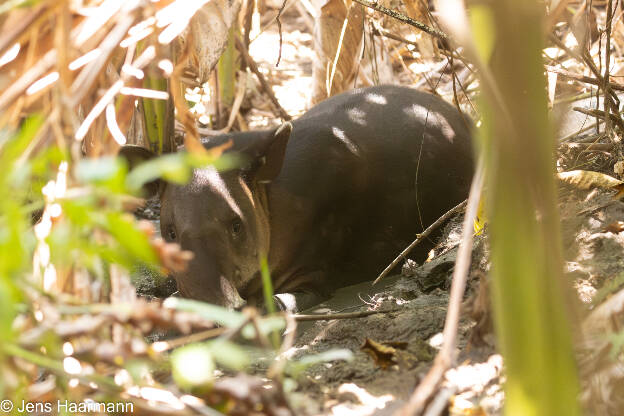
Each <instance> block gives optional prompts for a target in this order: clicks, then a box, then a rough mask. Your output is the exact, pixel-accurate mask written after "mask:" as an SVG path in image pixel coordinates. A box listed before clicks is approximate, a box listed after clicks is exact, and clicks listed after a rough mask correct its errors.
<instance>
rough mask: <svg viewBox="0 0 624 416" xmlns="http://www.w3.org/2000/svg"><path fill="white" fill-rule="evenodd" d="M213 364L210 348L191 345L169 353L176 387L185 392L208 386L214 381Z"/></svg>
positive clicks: (204, 345) (201, 345) (203, 345)
mask: <svg viewBox="0 0 624 416" xmlns="http://www.w3.org/2000/svg"><path fill="white" fill-rule="evenodd" d="M214 370H215V364H214V360H213V357H212V352H211V349H210V347H208V346H207V345H206V344H191V345H187V346H184V347H181V348H178V349H177V350H175V351H174V352H173V353H171V372H172V375H173V379H174V381H175V382H176V384H177V385H178V386H180V387H181V388H183V389H185V390H189V389H191V388H195V387H205V386H209V385H210V384H211V383H212V381H213V380H214V374H213V373H214Z"/></svg>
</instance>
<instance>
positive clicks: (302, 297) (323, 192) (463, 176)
mask: <svg viewBox="0 0 624 416" xmlns="http://www.w3.org/2000/svg"><path fill="white" fill-rule="evenodd" d="M228 140H231V143H232V147H231V148H230V149H229V150H228V151H234V152H238V153H239V155H241V156H242V160H245V161H246V162H245V163H243V164H242V165H241V166H239V167H238V168H236V169H232V170H228V171H217V170H216V169H214V168H212V167H207V168H202V169H195V170H194V172H193V175H192V178H191V180H190V181H189V182H188V183H187V184H186V185H174V184H167V183H162V184H161V185H160V187H159V193H160V199H161V222H160V224H161V232H162V235H163V237H164V238H165V239H166V240H168V241H171V242H177V243H179V244H180V245H181V246H182V248H183V249H186V250H191V251H192V252H193V253H194V254H195V256H194V259H193V260H192V261H191V262H190V264H189V267H188V268H187V270H186V271H185V272H184V273H180V274H178V275H176V276H175V279H176V282H177V285H178V290H179V292H180V294H181V295H183V296H185V297H189V298H194V299H198V300H203V301H206V302H210V303H214V304H219V305H224V306H227V307H232V308H236V307H240V306H242V305H243V304H244V303H245V302H247V303H248V304H254V305H259V304H262V299H263V297H262V279H261V277H260V258H261V257H262V256H266V258H267V262H268V268H269V272H270V275H271V280H272V282H273V288H274V293H275V297H274V298H275V299H276V300H277V302H278V305H279V306H280V307H281V308H282V309H288V310H293V311H296V310H302V309H304V308H306V307H309V306H312V305H314V304H315V303H318V302H319V301H321V300H322V299H323V298H324V297H325V296H327V295H328V294H330V293H331V291H332V290H334V289H336V288H339V287H342V286H347V285H349V284H354V283H359V282H364V281H367V280H372V279H374V277H375V276H376V275H377V274H378V273H379V272H380V271H381V270H383V269H384V268H385V267H386V266H387V265H388V264H389V263H390V262H391V261H392V260H393V259H394V257H395V256H396V255H397V254H398V253H399V252H400V251H401V250H402V249H404V248H405V246H406V245H407V244H409V243H410V242H411V241H412V240H414V239H415V238H416V236H417V234H418V233H419V232H421V231H423V230H424V229H425V228H426V227H427V226H429V225H430V224H431V223H433V222H434V221H435V220H436V219H437V218H438V217H440V216H441V215H443V214H444V213H445V212H446V211H448V210H449V209H450V208H452V207H453V206H455V205H456V204H458V203H459V202H461V201H462V200H463V199H465V198H466V196H467V194H468V190H469V187H470V182H471V178H472V173H473V155H472V144H471V122H470V120H469V119H468V118H467V117H466V116H465V115H464V114H462V113H460V112H459V111H458V110H457V109H456V108H455V107H453V106H452V105H450V104H448V103H446V102H445V101H443V100H442V99H440V98H438V97H436V96H434V95H431V94H428V93H425V92H420V91H417V90H414V89H411V88H406V87H399V86H389V85H387V86H376V87H370V88H362V89H355V90H352V91H348V92H345V93H342V94H340V95H337V96H334V97H331V98H329V99H327V100H325V101H323V102H321V103H319V104H318V105H316V106H314V107H313V108H311V109H310V110H309V111H307V112H306V113H305V114H304V115H303V116H301V117H300V118H299V119H297V120H295V121H293V122H287V123H284V124H282V125H281V126H279V127H277V128H272V129H266V130H260V131H251V132H240V133H231V134H227V135H222V136H218V137H213V138H211V139H209V140H206V142H205V144H204V146H207V147H210V146H214V145H216V144H221V143H223V142H225V141H228ZM133 152H134V151H133V149H132V148H125V149H122V153H124V154H125V155H126V157H128V158H132V159H135V160H136V155H132V153H133ZM145 153H146V152H145V151H142V154H145ZM431 247H432V242H427V243H425V244H424V245H422V246H420V248H419V249H418V250H417V252H416V253H414V256H415V257H416V258H417V259H418V258H419V259H420V260H422V259H423V256H424V254H426V252H427V251H428V250H429V249H430V248H431Z"/></svg>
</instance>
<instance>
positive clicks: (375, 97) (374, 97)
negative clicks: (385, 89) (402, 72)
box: [364, 93, 388, 105]
mask: <svg viewBox="0 0 624 416" xmlns="http://www.w3.org/2000/svg"><path fill="white" fill-rule="evenodd" d="M364 99H365V100H366V101H368V102H369V103H373V104H380V105H385V104H388V100H387V99H386V97H384V96H383V95H379V94H373V93H369V94H366V96H365V97H364Z"/></svg>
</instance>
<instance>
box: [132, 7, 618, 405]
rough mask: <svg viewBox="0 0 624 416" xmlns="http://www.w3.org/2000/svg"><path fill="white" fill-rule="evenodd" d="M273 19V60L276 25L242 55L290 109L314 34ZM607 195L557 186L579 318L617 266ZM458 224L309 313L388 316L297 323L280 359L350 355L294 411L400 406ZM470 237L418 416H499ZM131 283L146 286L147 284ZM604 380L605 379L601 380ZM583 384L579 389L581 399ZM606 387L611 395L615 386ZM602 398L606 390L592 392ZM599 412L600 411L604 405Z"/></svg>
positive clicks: (297, 100)
mask: <svg viewBox="0 0 624 416" xmlns="http://www.w3.org/2000/svg"><path fill="white" fill-rule="evenodd" d="M282 24H283V45H282V55H281V63H280V65H279V67H278V68H275V62H276V61H277V53H278V50H279V34H278V32H277V26H276V25H275V24H273V25H271V26H270V27H269V28H268V29H267V30H266V31H264V32H263V33H262V34H260V35H259V36H258V37H257V39H255V40H254V41H253V43H252V44H251V49H250V53H251V55H252V56H253V57H254V59H255V60H256V61H257V62H258V64H259V66H260V67H261V70H262V71H263V72H264V74H265V75H266V77H267V79H268V81H269V83H270V84H271V85H272V86H273V91H274V92H275V95H276V97H277V99H278V100H279V101H280V103H281V104H282V106H283V107H284V108H285V109H286V111H287V112H288V113H289V114H291V115H293V116H295V117H296V116H297V115H300V114H302V113H303V112H304V111H305V109H306V108H308V104H307V103H308V98H309V94H310V91H311V84H312V73H311V71H312V60H313V59H314V58H313V57H314V53H313V37H312V33H310V31H309V29H308V28H307V26H306V24H305V19H303V18H302V17H301V16H300V15H299V14H298V13H297V12H296V10H294V9H291V10H289V11H287V12H286V14H285V15H284V17H283V19H282ZM406 70H407V68H402V69H401V71H403V72H401V73H400V74H397V83H404V82H401V80H403V81H404V80H408V79H410V76H409V75H408V74H406V73H405V71H406ZM251 96H252V99H251V107H252V109H251V110H250V111H249V113H248V114H247V115H246V119H247V121H248V124H249V126H250V128H257V127H262V126H266V125H268V124H275V123H276V121H275V117H274V116H273V113H272V110H271V107H270V105H269V104H268V100H267V99H266V98H265V97H264V96H263V95H262V94H260V93H259V92H255V93H253V94H252V95H251ZM566 156H569V157H568V159H569V160H577V161H578V160H579V159H578V157H576V156H575V155H573V156H570V155H566ZM601 157H602V159H601V160H602V161H603V162H605V161H607V162H608V160H609V157H608V155H602V156H601ZM595 162H596V161H595V160H594V161H593V163H594V164H595ZM604 166H608V163H606V162H605V164H604ZM604 166H603V167H604ZM585 168H586V167H585ZM614 193H615V191H611V190H584V191H581V190H578V189H575V188H571V187H567V186H563V185H562V187H561V188H560V212H561V225H562V232H563V246H564V248H565V267H566V276H567V278H568V279H570V281H571V282H572V284H573V287H574V288H575V289H576V294H577V298H578V300H579V302H578V304H579V308H578V309H579V316H581V317H583V316H585V315H587V314H588V313H589V312H590V311H591V310H592V309H594V308H595V305H596V303H597V301H599V300H602V299H604V298H605V297H607V296H608V294H609V293H612V291H614V290H615V288H616V287H617V286H618V285H620V286H621V285H623V284H624V279H622V278H621V277H619V276H621V273H622V272H623V271H624V235H622V234H621V233H617V232H612V231H606V228H607V226H608V225H610V224H614V223H616V222H617V221H620V220H621V219H622V218H623V217H624V203H622V202H620V201H619V200H616V199H614V198H613V195H614ZM152 214H153V213H152ZM155 217H157V215H155ZM460 221H461V217H460V218H456V219H454V220H453V221H452V223H451V224H450V225H447V226H446V232H445V238H444V242H443V243H442V244H441V246H440V249H438V250H437V252H436V256H435V257H434V259H433V260H432V261H430V262H429V263H425V264H424V265H421V266H414V265H408V266H404V268H403V274H402V275H401V276H391V277H387V278H385V279H384V280H383V281H382V282H381V283H380V284H379V285H377V286H374V287H373V286H371V284H370V283H365V284H360V285H356V286H351V287H348V288H343V289H341V290H339V291H338V292H337V293H336V294H335V295H334V297H332V298H331V299H329V300H328V301H326V302H324V303H323V304H321V305H319V306H318V307H316V308H314V309H313V310H312V311H308V312H314V313H337V312H358V311H369V310H375V311H390V312H381V313H378V314H374V315H370V316H367V317H362V318H353V319H342V320H331V321H315V322H310V323H302V324H300V325H299V327H298V335H297V340H296V344H295V346H294V347H293V348H292V349H291V350H290V351H288V355H289V357H291V358H293V359H294V358H298V357H302V356H304V355H307V354H311V353H320V352H324V351H328V350H331V349H335V348H343V349H348V350H350V351H351V352H352V353H353V359H352V360H350V361H341V360H338V361H332V362H329V363H325V364H318V365H315V366H312V367H311V368H310V369H308V370H307V371H306V372H305V373H304V375H303V377H301V378H300V380H299V381H298V385H297V387H296V388H295V390H294V393H292V395H291V398H292V400H293V404H294V406H295V408H297V409H299V412H301V414H310V415H312V414H313V415H390V414H392V413H393V411H395V410H397V409H398V408H399V407H400V406H402V405H403V404H404V403H405V401H406V400H407V399H408V398H409V396H410V394H411V392H412V391H413V390H414V388H415V386H416V385H417V384H418V382H419V381H420V380H421V378H422V377H423V376H424V375H425V373H426V371H427V370H428V369H429V367H430V366H431V363H432V360H433V358H434V357H435V354H436V352H437V351H438V349H439V348H440V346H441V341H442V329H443V325H444V319H445V316H446V309H447V304H448V289H449V286H450V276H451V273H452V269H453V265H454V261H455V255H456V250H457V247H456V245H457V241H458V235H459V233H458V227H459V224H460ZM476 240H477V241H476V244H475V249H474V251H473V265H472V269H471V273H470V280H469V283H468V290H467V292H466V296H465V300H464V308H463V314H462V320H461V324H460V334H459V343H458V347H459V350H458V359H457V363H458V364H459V365H458V366H457V367H456V368H454V369H452V370H450V371H448V372H447V374H446V377H445V381H444V383H443V386H442V388H441V389H440V390H439V392H438V395H437V397H436V399H434V403H433V404H432V405H431V407H430V410H429V413H427V414H428V415H438V414H446V413H445V412H446V409H449V413H450V414H458V415H468V414H470V415H499V414H501V408H502V404H503V393H502V383H503V382H504V370H503V363H502V358H501V357H500V355H498V354H497V353H496V350H495V339H494V337H493V335H492V334H491V333H489V327H488V325H485V327H480V328H479V332H478V333H476V334H473V329H474V326H475V321H474V319H473V318H472V317H471V316H470V313H469V312H470V311H471V309H472V305H473V304H474V299H475V296H476V293H477V292H478V287H479V282H480V281H485V280H486V278H485V276H486V274H487V268H488V251H487V241H486V238H485V237H477V239H476ZM167 285H168V286H167ZM148 286H149V285H148ZM165 288H169V290H170V289H171V283H170V282H169V283H166V284H165ZM140 291H142V292H143V293H148V292H152V293H156V292H155V291H154V289H153V288H143V290H140ZM166 291H167V289H165V290H164V292H166ZM158 293H160V292H158ZM471 336H472V337H473V338H472V341H470V337H471ZM614 380H615V379H614V378H611V379H610V380H608V382H609V383H612V382H614ZM619 381H620V382H621V379H620V380H619ZM587 383H589V384H591V383H590V382H589V381H586V385H587ZM587 391H588V390H586V391H585V393H586V394H585V393H584V394H585V396H584V399H585V400H586V401H585V402H586V403H587V401H588V400H589V399H588V397H589V396H587V394H589V393H587ZM610 391H611V392H612V393H613V394H615V392H617V391H618V390H617V389H612V390H610ZM612 399H613V397H610V396H609V395H607V396H606V397H605V396H603V397H601V398H599V400H603V401H609V400H612ZM449 403H450V405H449ZM614 403H615V402H614ZM601 409H602V410H605V409H607V410H608V406H607V407H601ZM593 414H597V413H593Z"/></svg>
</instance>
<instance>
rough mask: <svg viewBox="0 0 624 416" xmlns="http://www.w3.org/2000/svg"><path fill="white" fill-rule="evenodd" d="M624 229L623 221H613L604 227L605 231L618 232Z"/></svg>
mask: <svg viewBox="0 0 624 416" xmlns="http://www.w3.org/2000/svg"><path fill="white" fill-rule="evenodd" d="M622 231H624V221H615V222H612V223H611V224H609V225H607V226H606V227H605V229H604V232H605V233H613V234H619V233H621V232H622Z"/></svg>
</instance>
